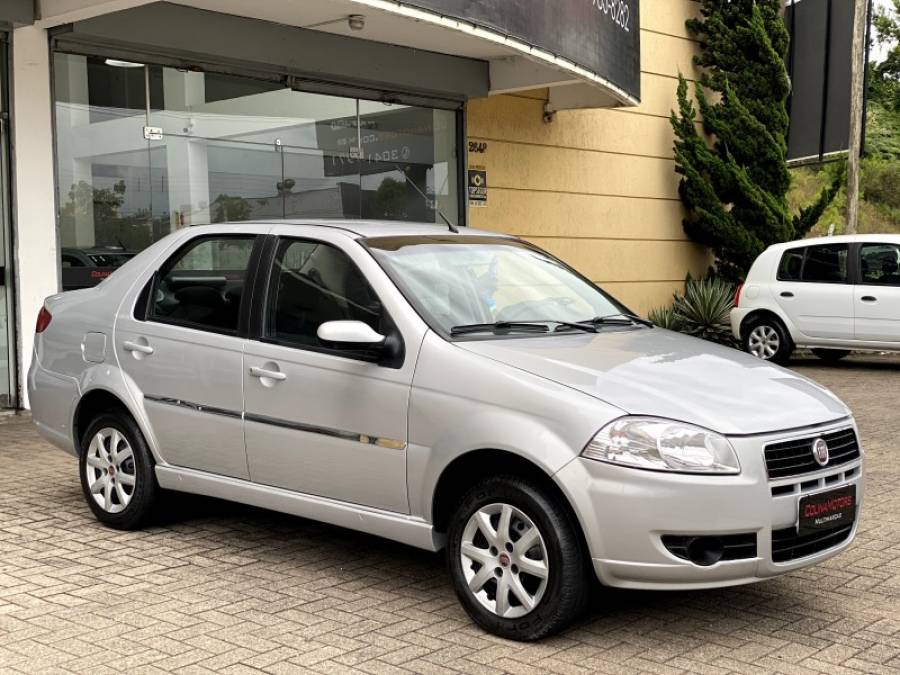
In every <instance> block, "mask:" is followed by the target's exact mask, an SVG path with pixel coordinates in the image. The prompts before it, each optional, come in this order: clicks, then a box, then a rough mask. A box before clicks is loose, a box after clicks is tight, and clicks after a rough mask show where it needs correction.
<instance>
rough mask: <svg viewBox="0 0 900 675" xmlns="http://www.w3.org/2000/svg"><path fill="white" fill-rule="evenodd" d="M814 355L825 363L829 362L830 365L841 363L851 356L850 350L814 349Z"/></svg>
mask: <svg viewBox="0 0 900 675" xmlns="http://www.w3.org/2000/svg"><path fill="white" fill-rule="evenodd" d="M812 353H813V354H815V355H816V356H818V357H819V358H820V359H822V360H823V361H828V362H829V363H835V362H837V361H840V360H841V359H842V358H844V357H845V356H849V355H850V350H849V349H813V350H812Z"/></svg>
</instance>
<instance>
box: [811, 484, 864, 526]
mask: <svg viewBox="0 0 900 675" xmlns="http://www.w3.org/2000/svg"><path fill="white" fill-rule="evenodd" d="M855 515H856V486H855V485H847V486H846V487H842V488H838V489H836V490H829V491H828V492H820V493H818V494H814V495H807V496H806V497H802V498H801V499H800V517H799V520H798V527H797V529H798V534H800V535H803V534H810V533H813V532H816V531H821V530H834V529H837V528H840V527H844V526H846V525H849V524H850V523H852V522H853V518H854V517H855Z"/></svg>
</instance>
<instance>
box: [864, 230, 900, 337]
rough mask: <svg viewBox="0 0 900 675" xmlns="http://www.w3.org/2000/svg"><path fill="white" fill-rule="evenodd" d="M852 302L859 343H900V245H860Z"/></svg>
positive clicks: (877, 243) (879, 243) (885, 243)
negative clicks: (857, 279)
mask: <svg viewBox="0 0 900 675" xmlns="http://www.w3.org/2000/svg"><path fill="white" fill-rule="evenodd" d="M853 303H854V309H855V314H856V318H855V323H854V333H855V336H856V339H857V340H864V341H867V342H893V343H900V245H898V244H894V243H887V242H884V243H881V242H875V243H864V244H860V246H859V284H858V285H856V286H854V288H853Z"/></svg>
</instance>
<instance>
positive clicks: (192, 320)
mask: <svg viewBox="0 0 900 675" xmlns="http://www.w3.org/2000/svg"><path fill="white" fill-rule="evenodd" d="M255 240H256V237H253V236H238V237H224V236H223V237H210V238H204V239H200V240H198V241H197V242H196V243H194V244H193V245H191V246H189V248H187V249H186V250H184V249H183V250H182V251H179V252H178V253H176V254H175V257H174V258H172V259H170V260H169V261H168V262H167V263H166V265H165V266H164V267H163V268H162V269H161V270H160V273H159V276H158V278H157V281H156V286H155V292H154V297H153V298H152V299H151V300H152V301H151V303H150V308H149V312H148V316H147V319H148V320H150V321H161V322H164V323H176V324H181V325H185V326H188V327H190V328H199V329H203V330H210V331H214V332H218V333H236V332H237V330H238V314H239V310H240V306H241V297H242V296H243V293H244V287H245V283H246V281H247V280H246V276H247V266H248V265H249V262H250V253H251V252H252V250H253V244H254V242H255Z"/></svg>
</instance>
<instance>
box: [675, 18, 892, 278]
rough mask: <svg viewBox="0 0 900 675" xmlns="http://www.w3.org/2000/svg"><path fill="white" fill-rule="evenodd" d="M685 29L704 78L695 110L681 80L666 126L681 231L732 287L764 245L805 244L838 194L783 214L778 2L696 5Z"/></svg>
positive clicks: (784, 93)
mask: <svg viewBox="0 0 900 675" xmlns="http://www.w3.org/2000/svg"><path fill="white" fill-rule="evenodd" d="M898 1H900V0H898ZM687 25H688V29H689V31H690V32H691V33H692V34H693V35H694V36H695V37H697V38H698V39H699V41H700V44H701V53H700V54H699V55H698V56H697V57H696V58H695V63H696V65H697V66H699V68H700V73H701V74H700V78H699V80H698V81H697V82H696V83H695V85H694V89H693V93H694V98H695V99H696V105H695V104H694V101H693V99H692V98H691V96H690V91H689V87H688V82H687V80H686V79H685V78H684V77H683V76H679V83H678V91H677V100H678V110H677V111H673V113H672V117H671V122H672V127H673V129H674V131H675V162H676V171H677V172H678V173H679V174H681V177H682V178H681V181H680V184H679V195H680V197H681V200H682V202H683V203H684V205H685V208H686V210H687V217H686V218H685V221H684V229H685V232H686V233H687V234H688V236H689V237H690V238H691V239H693V240H694V241H697V242H699V243H701V244H704V245H706V246H709V247H710V248H711V249H712V251H713V253H714V254H715V257H716V269H715V272H716V274H717V275H719V276H721V277H723V278H726V279H730V280H732V281H738V280H740V279H742V278H743V277H744V276H745V275H746V273H747V270H748V269H749V268H750V265H751V264H752V263H753V261H754V260H755V259H756V256H758V255H759V254H760V253H761V252H762V251H763V250H764V249H765V248H766V247H767V246H769V245H770V244H774V243H777V242H782V241H789V240H791V239H795V238H798V237H802V236H804V235H806V233H807V232H808V231H809V229H810V228H811V227H812V226H813V225H814V224H815V223H816V221H817V220H818V218H819V216H820V215H821V214H822V212H823V211H824V210H825V208H827V206H828V204H829V203H830V202H831V200H832V199H833V197H834V194H835V193H836V191H837V188H838V186H837V185H831V186H829V187H828V188H826V189H824V190H823V191H822V192H821V194H820V195H819V196H818V198H817V199H816V200H815V201H814V202H813V203H812V204H810V205H809V206H807V207H805V208H802V209H801V210H800V212H799V213H797V214H796V215H792V214H791V213H790V211H789V209H788V204H787V193H788V190H789V189H790V183H791V178H790V173H789V172H788V167H787V163H786V159H785V158H786V155H787V130H788V114H787V106H786V101H787V97H788V94H789V93H790V81H789V79H788V75H787V70H786V68H785V64H784V57H785V54H786V53H787V49H788V32H787V29H786V28H785V25H784V20H783V18H782V16H781V0H701V2H700V17H699V18H697V19H693V20H691V21H688V24H687ZM698 112H699V117H700V119H701V120H702V131H703V133H701V131H700V130H698Z"/></svg>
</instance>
